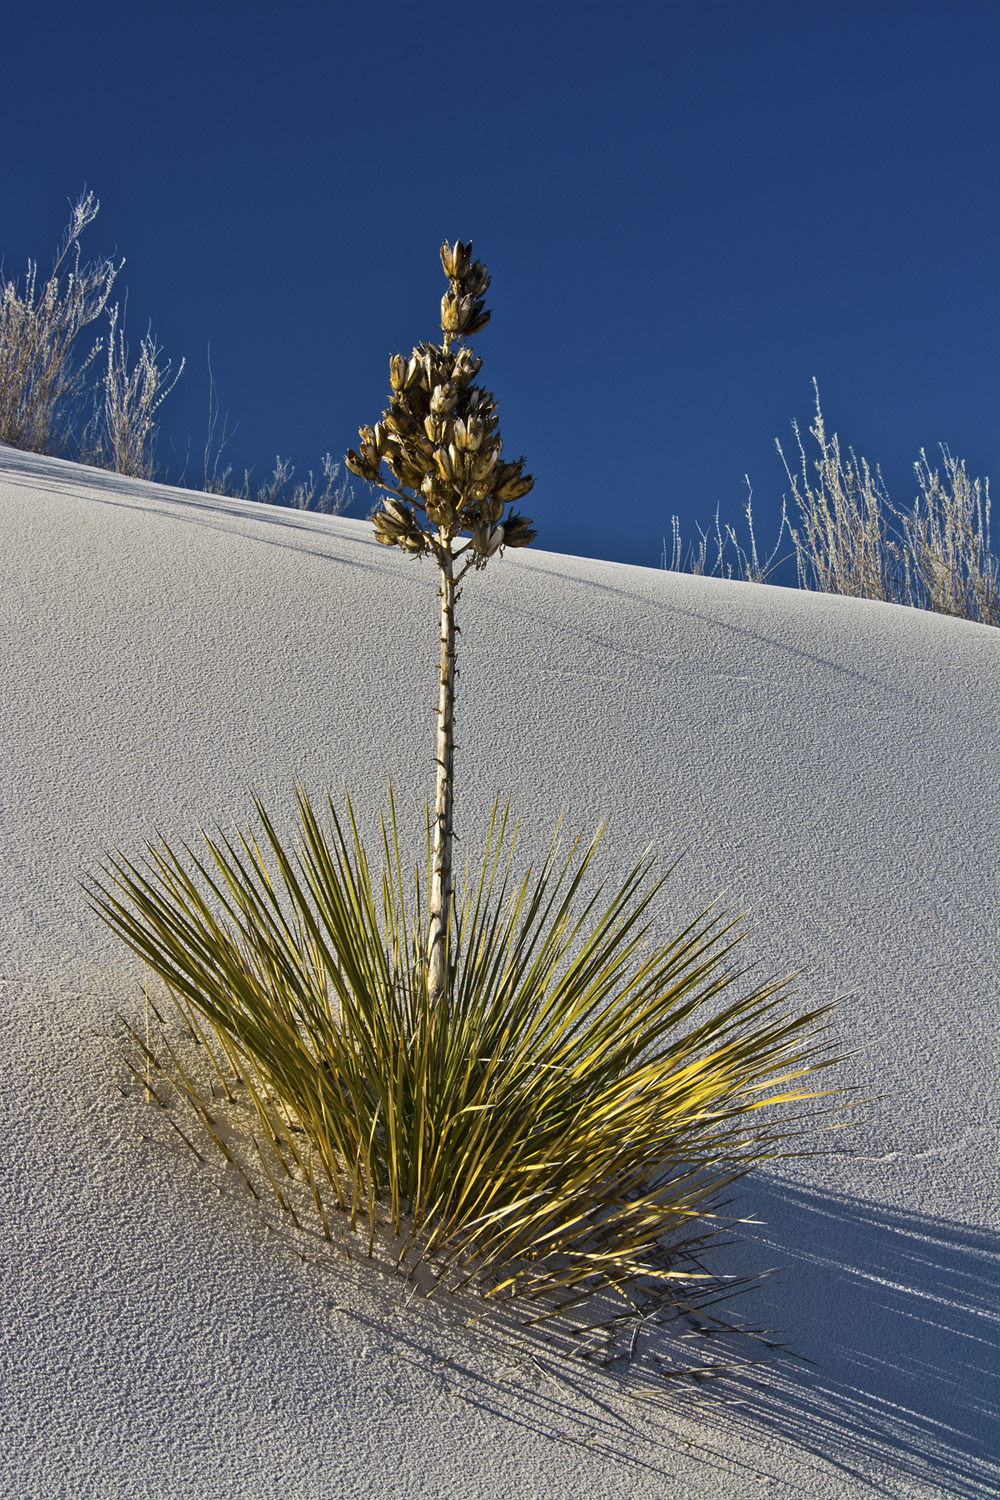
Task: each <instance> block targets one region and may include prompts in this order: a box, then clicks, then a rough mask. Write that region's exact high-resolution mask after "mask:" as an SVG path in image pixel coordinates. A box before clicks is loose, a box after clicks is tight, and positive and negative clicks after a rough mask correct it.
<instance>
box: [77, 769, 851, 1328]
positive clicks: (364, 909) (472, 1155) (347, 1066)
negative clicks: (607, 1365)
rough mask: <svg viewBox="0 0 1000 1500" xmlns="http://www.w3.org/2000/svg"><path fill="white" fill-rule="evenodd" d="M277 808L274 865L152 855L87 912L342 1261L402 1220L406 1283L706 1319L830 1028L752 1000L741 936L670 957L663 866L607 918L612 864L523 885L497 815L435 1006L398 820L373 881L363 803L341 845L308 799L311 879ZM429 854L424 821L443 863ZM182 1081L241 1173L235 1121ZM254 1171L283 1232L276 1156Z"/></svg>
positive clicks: (238, 844)
mask: <svg viewBox="0 0 1000 1500" xmlns="http://www.w3.org/2000/svg"><path fill="white" fill-rule="evenodd" d="M255 806H256V811H257V815H258V817H259V820H260V824H261V828H262V830H263V840H262V841H258V840H257V839H255V838H254V837H252V836H251V835H250V834H249V833H247V832H245V833H242V834H239V835H238V836H237V837H236V839H235V841H231V840H229V839H227V838H224V837H222V836H221V835H220V836H217V837H214V838H212V837H209V836H208V835H205V845H206V849H205V852H204V853H203V854H202V855H201V856H200V857H199V856H198V855H197V854H196V853H195V852H194V851H193V850H191V849H186V850H185V854H186V858H181V857H178V856H177V855H176V854H175V853H173V852H172V851H171V850H170V848H169V847H168V846H167V845H166V844H164V843H160V844H158V845H153V844H150V845H148V846H147V854H148V858H147V859H146V861H145V862H144V863H143V864H142V865H136V864H133V863H132V862H130V861H128V860H125V859H123V858H121V857H119V858H118V859H117V860H114V861H112V862H111V863H110V864H109V866H108V867H107V869H106V871H105V879H104V880H103V881H95V882H93V883H92V885H91V904H92V906H93V908H94V909H95V910H96V911H97V912H98V914H99V915H100V916H101V917H102V918H103V919H104V920H105V921H106V922H108V924H109V925H110V926H111V927H112V929H113V930H114V931H115V932H117V933H118V934H119V935H120V936H121V938H122V939H123V940H124V941H125V942H126V943H127V944H128V945H129V947H130V948H132V949H133V950H134V952H136V953H137V954H138V955H139V956H140V957H141V958H143V959H144V960H145V962H146V963H147V964H148V965H149V966H150V967H151V968H152V969H153V970H154V972H155V973H157V974H158V975H160V976H161V978H162V979H163V980H164V981H165V983H166V985H167V987H168V988H169V990H170V992H171V994H172V995H173V996H174V997H175V999H176V1001H177V1003H178V1005H179V1007H180V1009H181V1012H182V1014H183V1015H184V1017H185V1020H186V1023H187V1024H188V1026H189V1027H190V1029H191V1034H192V1036H196V1037H198V1038H199V1039H200V1040H202V1041H203V1042H205V1043H206V1044H207V1045H208V1047H209V1050H210V1053H211V1055H212V1056H213V1057H214V1058H215V1059H216V1062H217V1066H218V1068H219V1078H220V1081H221V1083H222V1087H223V1090H224V1092H225V1093H226V1094H228V1095H230V1097H232V1089H233V1088H235V1087H236V1085H237V1084H240V1085H241V1086H242V1087H244V1088H245V1089H246V1090H247V1096H248V1098H249V1100H250V1101H251V1102H252V1106H253V1109H254V1111H255V1115H256V1118H257V1120H258V1122H259V1127H260V1129H261V1131H262V1133H263V1135H264V1138H265V1140H266V1141H267V1143H268V1146H269V1150H270V1151H271V1152H272V1153H276V1155H277V1158H278V1161H279V1162H280V1168H279V1170H280V1171H284V1172H286V1173H288V1175H289V1176H296V1175H297V1176H298V1177H299V1179H300V1181H302V1182H305V1183H307V1184H308V1185H309V1188H310V1190H311V1192H312V1195H313V1198H314V1201H315V1204H316V1209H317V1213H318V1215H319V1218H320V1221H321V1223H322V1226H323V1230H324V1232H325V1234H326V1236H327V1238H330V1237H331V1228H330V1225H331V1222H332V1221H333V1219H334V1213H335V1211H336V1210H340V1211H342V1212H343V1213H345V1214H347V1215H349V1216H350V1224H351V1226H352V1228H353V1227H356V1226H357V1224H358V1221H359V1219H360V1220H361V1221H362V1223H364V1224H365V1225H366V1227H367V1231H368V1237H369V1251H370V1249H371V1245H372V1241H373V1237H374V1234H375V1228H376V1222H377V1219H379V1218H382V1219H384V1221H385V1222H386V1223H387V1224H388V1226H389V1227H390V1228H391V1230H392V1231H393V1232H394V1233H395V1234H396V1235H397V1236H399V1241H398V1263H399V1265H400V1266H401V1267H405V1268H406V1269H407V1270H409V1271H412V1270H413V1269H415V1267H416V1266H417V1265H419V1264H420V1263H421V1262H428V1261H429V1262H432V1263H433V1265H434V1267H435V1271H436V1273H437V1274H438V1275H444V1274H446V1273H447V1272H448V1271H449V1270H455V1269H461V1271H462V1274H463V1275H464V1276H475V1277H476V1280H477V1285H478V1287H479V1288H480V1289H481V1290H483V1291H484V1292H485V1294H486V1295H494V1296H495V1295H498V1294H502V1293H507V1294H510V1295H514V1294H518V1295H523V1296H529V1297H533V1298H544V1299H549V1300H550V1301H551V1299H552V1298H553V1297H555V1298H556V1299H557V1302H556V1303H555V1304H554V1305H558V1306H559V1307H560V1308H564V1307H565V1306H566V1305H568V1303H572V1302H576V1301H578V1300H581V1299H585V1298H588V1297H591V1296H593V1295H594V1294H595V1293H598V1292H607V1291H615V1292H617V1293H619V1294H623V1295H624V1296H625V1297H626V1299H627V1300H630V1301H632V1302H633V1303H635V1302H636V1299H638V1298H647V1299H648V1298H649V1297H650V1296H651V1295H652V1296H655V1297H657V1298H659V1299H661V1300H662V1299H663V1298H664V1297H665V1296H666V1297H667V1298H668V1299H669V1298H670V1297H672V1296H675V1295H676V1296H677V1297H679V1298H680V1300H681V1301H683V1302H685V1303H686V1304H687V1305H691V1303H692V1299H693V1300H694V1301H695V1302H697V1297H698V1286H697V1282H698V1280H699V1277H698V1276H692V1272H691V1269H690V1265H689V1264H688V1252H690V1251H691V1249H692V1247H694V1246H695V1245H701V1244H703V1243H704V1241H705V1238H706V1221H707V1223H708V1227H709V1231H710V1230H711V1220H712V1212H713V1208H714V1207H715V1206H716V1205H717V1203H718V1200H719V1196H720V1194H721V1193H722V1191H723V1190H724V1189H725V1188H726V1187H728V1186H729V1185H730V1184H731V1183H732V1182H734V1181H735V1180H736V1179H737V1178H739V1177H742V1176H743V1175H745V1173H746V1172H748V1171H749V1170H751V1169H752V1168H753V1167H755V1166H757V1165H758V1164H759V1163H760V1162H761V1161H763V1160H766V1159H767V1158H769V1157H771V1156H774V1155H776V1154H781V1153H782V1152H783V1151H787V1149H788V1146H787V1138H788V1137H789V1136H790V1135H791V1134H794V1133H795V1131H796V1130H797V1129H799V1128H801V1127H800V1126H799V1125H798V1124H797V1123H796V1120H797V1117H787V1116H786V1115H784V1114H782V1112H781V1111H778V1112H777V1114H775V1106H778V1105H782V1106H785V1105H788V1104H789V1103H790V1102H794V1101H803V1100H806V1099H813V1098H816V1097H818V1093H817V1091H816V1090H815V1089H810V1088H808V1087H806V1086H805V1085H804V1084H803V1082H802V1080H803V1079H804V1078H805V1077H806V1076H807V1075H809V1074H812V1073H813V1072H814V1071H815V1070H816V1069H819V1068H823V1067H825V1066H828V1065H829V1063H830V1061H831V1058H830V1057H829V1053H828V1047H827V1046H826V1044H825V1043H824V1042H823V1041H822V1040H821V1039H820V1032H821V1030H822V1017H823V1015H824V1011H823V1010H814V1011H811V1012H809V1013H807V1014H803V1015H798V1016H794V1015H790V1014H789V1013H788V1011H787V1009H786V1005H787V1000H788V996H789V990H788V982H787V981H776V980H771V981H768V982H767V983H764V984H757V985H751V986H747V985H746V984H744V983H741V981H742V980H743V979H744V977H745V976H744V975H742V974H741V973H739V972H738V971H736V970H734V969H733V968H732V966H731V957H732V954H733V949H734V947H735V945H736V943H738V942H739V940H740V937H739V934H738V932H737V923H736V922H734V921H733V920H732V919H731V918H729V917H728V916H726V915H724V914H723V915H713V913H712V912H711V911H708V912H705V913H703V914H702V915H701V916H700V917H699V918H698V919H697V920H695V921H693V922H691V923H689V924H688V925H687V926H686V927H685V928H684V930H683V931H682V932H681V933H680V934H679V936H677V937H676V938H675V939H673V940H672V941H670V942H669V943H667V944H664V945H658V944H652V945H651V944H650V941H649V939H650V932H651V926H652V920H653V912H652V910H651V906H652V903H653V901H654V899H655V897H656V896H657V893H658V892H659V890H660V888H661V886H662V880H654V879H651V878H650V877H651V871H652V866H653V858H652V856H651V855H649V854H648V853H647V854H646V855H644V856H643V858H642V859H640V860H639V861H638V862H637V863H636V865H635V866H634V868H633V869H632V870H631V871H630V872H629V873H628V875H627V876H626V878H625V880H624V881H623V882H622V883H621V885H620V886H619V887H618V888H617V889H616V890H615V891H614V892H613V894H611V895H610V896H607V895H606V894H605V893H604V891H603V888H602V887H600V886H598V887H597V888H596V889H589V890H588V889H587V884H588V876H589V872H590V867H591V863H592V860H593V857H594V854H595V852H596V849H597V846H598V842H599V838H595V839H594V840H593V841H592V842H591V843H590V844H589V845H588V846H586V847H583V845H582V843H581V840H579V839H577V840H576V841H575V842H574V843H573V845H572V848H571V849H570V851H569V853H568V855H566V856H565V857H562V856H560V854H559V851H558V846H557V841H556V840H554V841H553V844H552V846H551V848H550V850H549V854H548V857H547V859H546V860H545V862H544V865H543V867H542V868H541V870H540V871H539V872H538V873H537V874H534V875H532V874H531V873H530V872H529V874H528V875H526V876H525V877H524V878H523V879H521V880H520V881H517V880H515V879H514V877H513V867H512V862H511V855H512V852H513V847H514V840H513V837H510V836H508V828H507V818H506V815H498V813H497V811H496V809H495V810H494V819H493V823H492V824H491V827H490V832H489V837H488V839H487V844H486V852H485V856H484V859H483V862H482V865H481V867H480V868H479V869H478V871H477V872H476V873H475V874H474V875H471V876H470V874H469V873H468V872H467V874H466V880H465V887H464V890H463V892H462V894H461V898H460V900H459V901H458V902H457V909H456V915H455V920H454V930H453V933H452V938H451V945H450V946H451V956H452V979H451V983H450V985H449V987H448V990H447V991H446V993H445V996H444V997H443V999H437V998H436V997H434V996H433V994H432V992H431V990H430V986H429V980H428V969H427V964H426V961H425V943H424V937H423V934H424V932H425V930H426V929H425V918H426V913H425V912H424V911H423V910H422V893H421V884H420V881H419V879H415V881H414V886H413V889H414V897H413V904H412V905H410V903H408V901H407V900H406V890H405V888H406V886H407V885H408V884H409V882H408V881H406V880H404V877H403V873H402V868H403V867H402V862H401V859H400V854H399V846H398V840H397V836H396V827H395V816H394V814H393V818H392V821H391V822H390V824H389V826H388V828H387V827H386V825H385V824H383V836H382V845H383V847H382V854H383V868H382V871H381V875H380V878H378V879H374V878H373V875H372V871H371V868H370V865H369V860H368V857H367V855H366V852H365V849H364V847H363V844H362V841H361V839H360V837H359V835H358V830H357V827H356V824H355V821H354V817H353V814H352V813H351V810H350V804H349V803H348V821H347V823H346V824H343V823H342V822H341V821H340V819H339V818H338V817H337V814H336V811H335V810H334V808H333V805H332V803H330V804H329V824H328V826H327V827H326V828H324V827H323V826H322V825H321V823H320V821H319V819H318V818H317V816H316V814H315V812H314V810H313V808H312V806H311V804H310V802H309V800H308V798H307V797H306V795H305V793H304V792H302V791H301V789H300V793H299V815H300V844H299V847H298V849H297V851H295V852H294V853H293V852H292V851H290V850H289V849H288V847H287V846H286V844H285V843H283V841H282V840H281V839H280V838H279V836H278V834H277V832H276V831H275V828H274V825H273V823H272V821H271V820H270V818H269V817H268V814H267V813H266V811H265V809H264V808H263V806H262V805H261V804H260V803H259V802H257V803H255ZM261 842H262V844H263V849H264V850H265V851H267V852H266V854H265V853H263V852H262V847H261ZM430 846H431V830H430V823H429V820H428V861H429V862H430V860H431V859H432V857H433V853H432V850H431V847H430ZM210 1036H211V1037H212V1038H213V1040H209V1037H210ZM138 1040H139V1041H140V1043H141V1038H138ZM143 1050H144V1051H145V1050H146V1049H145V1047H144V1048H143ZM146 1056H147V1059H149V1058H152V1057H153V1053H152V1052H151V1051H146ZM172 1061H173V1063H174V1073H175V1079H176V1078H179V1079H180V1083H181V1087H182V1089H183V1090H185V1091H186V1092H187V1093H188V1095H189V1097H190V1098H191V1100H192V1101H193V1102H194V1104H195V1107H196V1109H197V1111H198V1113H199V1114H200V1116H201V1118H202V1120H203V1122H204V1123H206V1125H207V1126H208V1127H210V1133H211V1134H212V1136H213V1137H214V1138H215V1140H216V1144H218V1145H219V1146H220V1147H222V1142H221V1140H220V1138H219V1137H218V1135H217V1134H216V1131H215V1129H214V1126H213V1119H212V1116H211V1115H210V1114H209V1108H211V1109H212V1110H215V1109H216V1107H217V1106H216V1104H215V1103H214V1102H213V1101H211V1099H209V1101H208V1103H207V1104H206V1101H205V1099H204V1098H202V1097H200V1096H199V1094H198V1092H197V1090H196V1089H195V1088H194V1087H193V1085H192V1083H191V1081H190V1079H189V1077H188V1075H187V1073H186V1071H185V1069H184V1067H183V1066H182V1064H181V1062H180V1059H179V1057H178V1056H177V1055H176V1053H172ZM157 1065H158V1066H159V1059H157ZM135 1071H136V1072H137V1076H139V1070H135ZM296 1141H297V1142H298V1144H297V1145H296V1144H295V1143H296ZM283 1148H284V1149H283ZM223 1149H224V1148H223ZM289 1153H291V1155H289ZM272 1159H273V1158H272ZM258 1170H259V1171H261V1172H264V1173H266V1175H267V1177H269V1178H270V1181H271V1185H272V1187H273V1189H274V1191H275V1193H276V1194H277V1195H278V1201H279V1203H280V1204H281V1206H282V1208H285V1207H287V1204H286V1202H285V1199H284V1197H283V1195H282V1193H281V1190H280V1189H279V1187H278V1185H277V1182H276V1180H275V1175H274V1173H272V1171H271V1169H270V1167H268V1165H267V1161H266V1159H265V1157H264V1155H263V1153H262V1152H259V1163H258ZM248 1181H249V1178H248ZM700 1279H701V1280H703V1281H704V1282H705V1283H706V1289H707V1290H709V1291H711V1292H712V1293H713V1295H714V1294H715V1292H716V1288H717V1281H716V1279H715V1278H714V1277H711V1276H710V1275H708V1274H707V1273H705V1274H704V1275H703V1276H702V1277H701V1278H700ZM678 1281H680V1282H682V1283H683V1290H681V1289H680V1288H676V1289H675V1288H674V1283H676V1282H678Z"/></svg>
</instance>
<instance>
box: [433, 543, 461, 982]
mask: <svg viewBox="0 0 1000 1500" xmlns="http://www.w3.org/2000/svg"><path fill="white" fill-rule="evenodd" d="M438 564H439V566H440V569H441V683H440V689H439V693H438V725H437V779H436V790H435V796H434V843H433V850H432V855H431V889H430V929H429V932H428V937H427V991H428V998H429V1000H430V1003H431V1004H432V1005H437V1004H439V1002H440V1001H441V1000H442V999H444V997H445V996H446V994H447V991H448V916H449V912H450V910H451V894H452V877H451V852H452V841H453V832H452V798H453V789H454V763H455V600H456V597H457V593H458V591H457V590H456V588H455V578H454V564H453V561H452V555H451V538H450V537H449V538H447V539H446V540H445V541H444V545H443V546H442V547H441V549H440V550H439V552H438Z"/></svg>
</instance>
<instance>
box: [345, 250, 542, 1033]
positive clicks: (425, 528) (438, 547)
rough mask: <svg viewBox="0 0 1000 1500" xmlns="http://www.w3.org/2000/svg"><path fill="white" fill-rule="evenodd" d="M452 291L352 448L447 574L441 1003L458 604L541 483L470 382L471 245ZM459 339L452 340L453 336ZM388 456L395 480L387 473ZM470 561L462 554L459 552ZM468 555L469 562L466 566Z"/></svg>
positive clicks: (460, 253)
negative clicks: (428, 336) (433, 335)
mask: <svg viewBox="0 0 1000 1500" xmlns="http://www.w3.org/2000/svg"><path fill="white" fill-rule="evenodd" d="M441 264H442V266H443V267H444V273H445V275H446V276H447V278H448V290H447V292H446V293H445V294H444V296H443V298H442V299H441V331H442V334H443V335H444V337H443V339H442V341H441V343H440V344H420V345H419V346H418V347H417V348H415V349H414V350H413V352H412V354H411V355H410V357H409V359H406V358H405V357H404V356H403V355H402V354H395V355H393V357H392V359H391V360H390V361H389V378H390V381H391V384H392V394H391V396H390V398H389V405H388V406H387V407H386V409H385V411H384V412H383V413H382V419H381V421H380V422H377V423H376V424H375V426H374V427H361V428H360V429H359V433H360V437H361V452H360V454H358V453H355V452H354V450H353V448H352V449H349V450H348V452H347V456H346V459H345V462H346V465H347V467H348V469H350V471H351V473H352V474H357V475H358V477H359V478H361V479H364V480H366V481H367V482H368V483H369V484H371V485H374V486H377V487H378V488H379V489H381V490H384V491H385V492H386V495H385V498H384V499H383V501H382V508H381V510H379V511H378V512H377V513H376V514H375V517H374V522H375V536H376V538H377V539H378V541H379V542H381V543H382V544H383V545H384V546H386V547H400V548H401V549H402V550H403V551H404V552H406V553H407V554H409V555H410V556H411V557H420V558H422V557H425V556H426V555H427V554H428V553H429V554H430V555H431V556H432V557H433V558H434V559H435V561H436V563H437V565H438V570H439V573H440V590H439V592H440V598H441V661H440V678H439V690H438V721H437V744H436V751H435V760H436V784H435V793H434V823H433V859H432V864H431V876H430V891H429V894H428V907H429V911H428V931H427V956H426V961H427V970H428V976H429V981H428V983H429V991H430V996H431V1003H432V1004H434V1005H437V1004H440V1002H441V1000H442V999H443V998H444V996H445V993H446V991H447V987H448V982H449V959H448V931H449V924H450V916H451V908H452V845H453V838H454V833H453V803H454V780H455V727H454V726H455V636H456V629H457V627H456V624H455V606H456V603H457V601H458V599H459V597H460V595H461V590H460V589H459V587H458V585H459V583H460V582H461V580H462V579H463V578H464V577H465V575H466V573H467V572H468V571H469V569H470V568H484V567H485V566H486V564H487V562H488V561H489V560H490V558H491V557H495V556H497V555H498V554H502V553H503V550H504V548H505V547H527V546H529V545H530V544H531V542H533V541H534V539H535V535H536V533H535V532H534V531H532V529H531V521H530V520H529V519H528V518H527V517H525V516H520V515H518V514H516V513H515V512H514V511H513V510H511V511H510V512H509V513H508V514H507V516H506V517H504V508H505V507H506V506H507V505H508V504H510V503H512V502H513V501H516V500H519V499H521V497H522V496H523V495H526V494H527V493H528V491H529V490H530V489H531V487H532V485H533V484H534V479H533V478H532V476H531V475H530V474H524V473H523V472H522V471H523V468H524V464H525V459H523V458H519V459H518V460H517V461H516V462H515V463H502V462H501V459H500V455H501V453H502V451H503V443H502V441H501V438H500V432H499V427H498V420H499V419H498V416H497V407H496V402H495V400H494V398H493V396H492V394H491V393H490V392H489V391H484V390H482V389H481V388H480V387H479V386H476V385H473V384H472V382H473V380H474V379H475V377H476V375H478V373H479V371H480V369H481V368H482V360H481V359H477V358H476V357H475V356H474V355H473V353H472V347H471V344H470V343H469V342H468V341H469V340H470V339H471V338H472V336H473V334H476V333H479V332H480V330H481V329H483V328H485V327H486V325H487V323H488V322H489V320H490V313H489V312H488V311H484V310H483V298H484V295H485V293H486V290H487V288H488V286H489V284H490V277H489V275H488V273H487V270H486V267H485V266H484V265H483V264H482V262H481V261H478V260H477V261H473V259H472V244H471V242H470V243H469V244H467V245H463V244H462V241H461V240H458V241H457V242H456V243H455V244H454V245H449V244H448V242H447V241H445V243H444V244H443V245H442V246H441ZM453 345H455V347H454V348H453V347H452V346H453ZM383 464H385V467H386V469H387V470H388V473H389V475H390V476H391V477H390V479H386V478H385V476H384V475H383V471H382V465H383ZM463 557H464V558H465V559H466V560H465V562H464V563H461V564H460V559H462V558H463ZM459 564H460V565H459Z"/></svg>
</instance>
